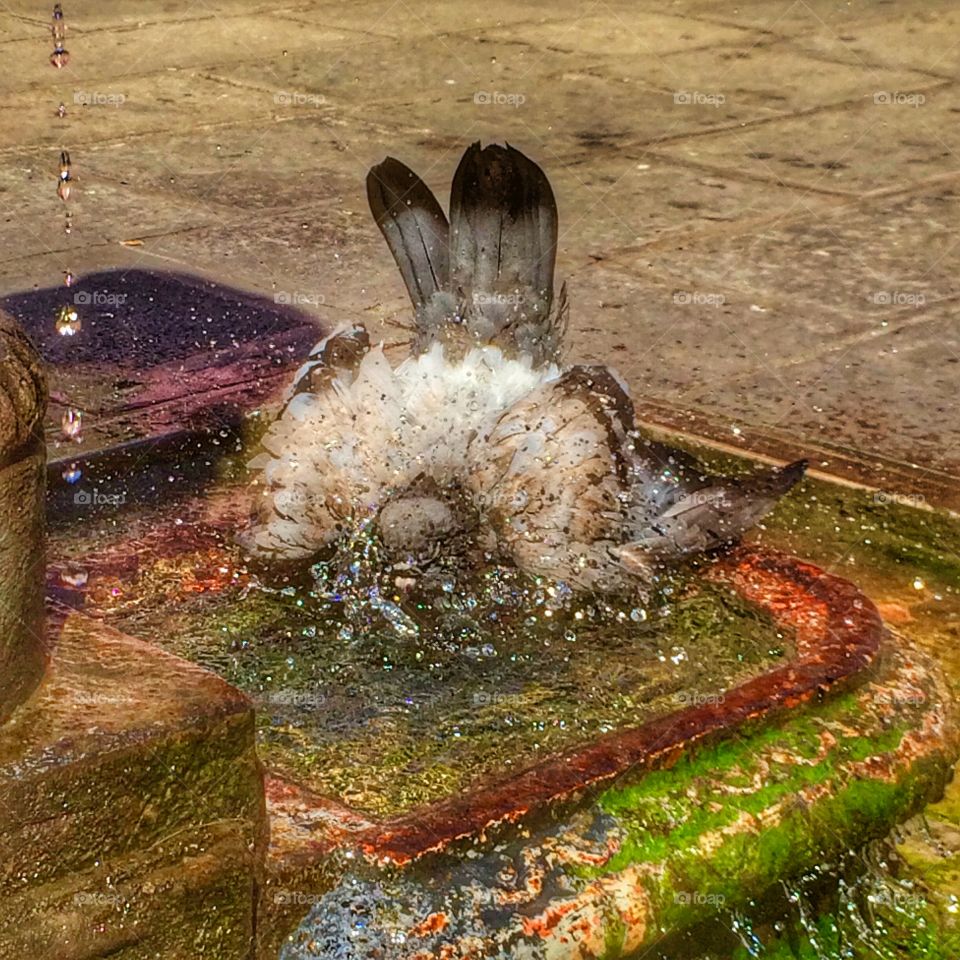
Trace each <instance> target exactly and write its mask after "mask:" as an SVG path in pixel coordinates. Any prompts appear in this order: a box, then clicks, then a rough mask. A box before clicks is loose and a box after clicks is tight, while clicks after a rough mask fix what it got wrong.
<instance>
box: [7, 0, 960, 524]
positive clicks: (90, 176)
mask: <svg viewBox="0 0 960 960" xmlns="http://www.w3.org/2000/svg"><path fill="white" fill-rule="evenodd" d="M64 5H65V16H66V22H67V25H68V35H67V44H66V46H67V48H68V50H69V51H70V62H69V65H68V66H67V67H66V69H64V70H62V71H56V70H54V69H52V68H51V66H50V65H49V64H48V59H47V58H48V55H49V52H50V50H51V49H52V43H51V41H50V38H49V33H48V27H47V24H48V18H49V15H50V9H49V7H50V4H47V3H41V2H39V0H36V2H32V0H31V2H26V0H0V57H2V62H3V65H4V69H3V71H2V74H0V91H2V97H0V192H2V195H3V197H4V212H3V216H2V217H0V296H5V295H9V294H13V293H17V292H22V291H26V290H30V289H34V288H45V287H51V286H55V285H56V284H58V283H60V282H61V279H62V275H63V273H64V271H67V270H72V271H73V272H74V273H78V274H82V273H88V272H90V271H94V270H102V269H108V268H131V267H139V268H143V269H151V270H163V269H170V270H176V271H186V272H190V273H194V274H199V275H202V276H205V277H208V278H211V279H215V280H218V281H221V282H223V283H227V284H230V285H232V286H235V287H240V288H243V289H246V290H249V291H251V292H254V293H259V294H264V295H266V296H267V297H270V298H276V299H277V300H278V301H279V302H287V303H293V304H296V305H298V306H300V307H302V308H303V309H304V310H306V311H307V312H308V313H309V314H311V315H312V316H314V317H315V318H316V320H317V322H318V324H320V325H322V326H324V327H328V326H330V325H333V324H336V323H339V322H342V321H343V320H346V319H357V320H361V321H363V322H365V323H366V324H368V326H370V327H371V329H372V330H373V332H374V334H375V335H379V336H383V337H385V338H386V339H387V341H388V342H390V343H397V344H399V343H400V342H401V341H402V340H403V339H404V337H405V333H404V324H405V323H406V322H407V317H408V307H407V303H406V300H405V294H404V291H403V288H402V284H401V282H400V278H399V275H398V274H397V273H396V272H395V269H394V266H393V263H392V261H391V259H390V256H389V254H388V252H387V250H386V246H385V244H384V243H383V241H382V239H381V237H380V235H379V233H378V231H377V229H376V227H375V225H374V224H373V221H372V219H371V218H370V216H369V214H368V212H367V209H366V198H365V190H364V182H363V181H364V175H365V173H366V170H367V168H368V167H369V166H370V165H371V164H373V163H375V162H377V161H379V160H380V159H382V157H383V156H384V155H385V154H386V153H388V152H389V153H391V154H393V155H395V156H397V157H399V158H400V159H402V160H404V161H405V162H406V163H408V164H409V165H410V166H412V167H414V169H416V170H417V171H418V172H420V173H421V175H423V176H424V178H425V179H426V180H427V181H428V183H429V184H430V185H431V186H432V187H433V188H434V189H435V190H436V191H437V192H438V195H439V196H441V199H442V200H443V201H445V199H446V195H447V193H448V190H449V183H450V178H451V176H452V173H453V169H454V167H455V164H456V162H457V160H458V158H459V155H460V153H461V151H462V150H463V148H464V147H465V146H466V145H467V144H468V143H469V142H471V141H472V140H475V139H483V140H488V139H500V140H503V139H507V140H509V141H510V142H511V143H513V144H514V145H515V146H517V147H519V148H520V149H522V150H523V151H524V152H525V153H527V154H528V155H530V156H531V157H532V158H534V159H536V160H537V161H538V162H539V163H540V164H541V165H542V166H543V167H544V168H545V170H546V171H547V173H548V175H549V176H550V178H551V180H552V182H553V184H554V187H555V190H556V193H557V199H558V202H559V206H560V213H561V239H560V252H559V258H558V276H559V277H566V278H567V280H568V284H569V290H570V299H571V302H572V312H571V330H572V342H571V350H570V358H571V359H572V360H581V361H594V362H595V361H602V362H610V363H612V364H613V365H614V366H616V367H617V368H618V369H619V370H620V372H621V373H622V374H623V375H624V376H625V378H626V379H627V380H628V381H629V382H630V384H631V385H632V388H633V392H634V395H635V398H636V400H637V404H638V407H639V409H640V411H641V413H642V415H643V416H644V417H646V418H647V419H649V420H651V421H654V422H657V423H660V424H664V425H667V426H670V427H672V428H675V429H681V430H684V431H687V432H691V433H696V434H698V435H700V436H704V437H707V438H710V439H712V440H713V441H715V442H718V443H721V444H726V445H729V446H733V447H740V448H743V449H749V450H751V451H753V452H758V453H761V454H767V455H772V456H776V457H781V456H782V457H787V456H793V455H795V454H797V453H800V452H806V453H808V454H810V455H811V458H812V460H813V461H814V464H815V465H816V466H817V467H818V468H819V469H821V470H823V471H824V472H827V473H832V474H834V475H839V476H846V477H849V478H851V479H856V480H860V481H863V482H866V483H869V484H873V485H876V486H879V487H882V488H884V489H895V490H898V491H900V492H913V493H919V494H922V495H923V496H925V497H927V498H928V499H930V500H931V501H936V502H940V503H945V504H950V505H953V506H955V507H957V506H960V492H958V490H960V485H958V484H957V483H956V480H957V478H958V477H960V417H958V415H957V411H956V402H955V397H956V394H957V392H958V386H960V332H958V330H960V321H958V319H957V316H956V314H957V312H960V303H958V297H960V286H958V279H957V277H958V270H957V267H958V251H960V248H958V242H960V237H958V227H960V164H958V159H957V153H958V149H960V92H958V89H960V88H958V85H957V72H958V67H960V8H958V7H957V5H956V3H954V2H952V0H904V2H898V3H896V4H894V3H890V2H882V0H881V2H864V0H856V2H848V3H841V2H837V0H806V2H805V0H795V2H791V0H746V2H743V3H741V4H739V5H737V6H734V5H731V4H720V3H716V2H709V0H675V2H673V3H649V2H637V0H599V2H596V3H592V2H590V0H577V2H573V0H552V2H550V3H541V2H532V3H521V2H516V0H511V2H508V0H487V2H486V3H483V4H475V3H465V2H461V0H453V2H448V3H440V4H425V3H419V2H414V0H352V2H349V3H334V2H331V0H313V2H310V0H300V2H296V0H292V2H284V0H273V2H264V0H196V2H189V0H141V2H137V3H130V2H122V0H98V2H97V3H91V2H86V0H73V2H71V0H65V4H64ZM61 101H62V102H63V103H64V104H65V105H66V107H67V116H66V117H65V118H63V119H59V118H58V117H57V116H56V107H57V104H58V103H59V102H61ZM62 147H67V148H68V149H69V150H70V154H71V159H72V165H73V174H74V177H75V184H74V196H73V197H72V198H71V200H70V205H71V208H72V209H73V212H74V216H73V222H74V228H73V231H72V232H71V234H69V235H67V234H65V233H64V231H63V216H64V211H63V206H62V204H61V203H60V201H59V200H58V199H57V197H56V194H55V190H54V185H55V180H56V176H57V161H58V157H59V151H60V149H61V148H62ZM131 242H132V243H131ZM52 322H53V318H51V323H52ZM106 326H107V325H105V324H103V323H101V324H99V325H98V329H100V330H103V329H105V328H106Z"/></svg>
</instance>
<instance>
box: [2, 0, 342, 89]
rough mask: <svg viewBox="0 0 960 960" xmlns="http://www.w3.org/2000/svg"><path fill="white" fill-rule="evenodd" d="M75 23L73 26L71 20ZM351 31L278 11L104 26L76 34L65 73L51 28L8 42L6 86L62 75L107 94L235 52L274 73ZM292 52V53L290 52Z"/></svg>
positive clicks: (35, 84)
mask: <svg viewBox="0 0 960 960" xmlns="http://www.w3.org/2000/svg"><path fill="white" fill-rule="evenodd" d="M68 29H69V26H68ZM356 39H357V34H356V33H355V32H353V31H349V30H341V29H336V28H327V27H324V26H321V25H318V24H301V25H299V26H294V25H292V22H291V21H288V20H281V19H279V18H276V17H272V16H259V17H258V16H252V15H246V16H239V17H222V18H221V17H209V18H205V19H195V20H172V21H168V22H162V23H151V24H145V25H144V26H143V27H141V28H138V29H136V30H103V31H100V32H98V33H95V34H87V35H85V36H77V37H75V38H73V39H70V35H69V33H68V43H67V49H68V50H69V52H70V61H69V63H68V64H67V66H66V67H65V68H64V69H63V70H60V71H54V69H53V68H52V67H51V66H50V64H49V62H48V56H49V52H50V49H52V47H51V41H50V39H49V34H48V36H47V37H45V38H44V37H42V36H41V37H39V38H38V39H37V40H36V41H34V40H33V39H32V38H31V39H29V40H22V41H17V42H15V43H10V44H7V45H6V46H5V48H4V63H5V65H6V67H7V69H6V70H5V71H4V73H3V75H2V76H0V91H2V92H4V93H10V92H15V91H18V90H30V89H36V88H44V89H45V88H46V86H47V85H48V84H50V83H52V82H53V81H54V80H56V81H57V82H58V83H72V84H74V85H75V86H76V88H77V89H83V90H87V89H90V85H91V84H92V85H94V86H95V88H96V89H105V90H107V91H108V92H109V91H111V90H113V89H114V88H117V90H116V92H122V89H121V88H122V86H123V83H124V82H125V81H126V80H127V79H128V78H130V77H135V76H139V75H141V74H144V73H153V72H156V71H157V69H158V67H159V68H160V69H163V70H167V71H174V70H182V69H193V70H196V69H203V68H210V67H213V66H216V65H217V64H218V63H220V62H222V59H223V57H224V52H225V51H229V59H230V61H231V62H232V63H256V64H258V66H259V67H260V70H261V71H262V73H263V75H265V76H270V74H271V71H272V65H273V64H274V63H277V62H279V61H281V60H282V59H284V57H297V56H299V57H311V56H317V55H318V54H319V51H321V50H323V49H325V48H332V47H333V46H336V45H342V44H345V43H350V42H353V41H356ZM284 51H286V52H284Z"/></svg>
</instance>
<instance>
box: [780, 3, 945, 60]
mask: <svg viewBox="0 0 960 960" xmlns="http://www.w3.org/2000/svg"><path fill="white" fill-rule="evenodd" d="M958 29H960V11H958V10H957V8H956V5H953V4H936V3H934V4H930V5H923V6H919V5H915V4H912V5H910V7H908V10H907V11H905V12H901V7H900V5H899V4H898V5H897V16H896V17H895V18H891V19H883V20H879V21H877V20H872V19H871V18H870V17H864V18H863V19H862V20H860V19H859V18H858V21H857V22H854V23H851V24H850V25H849V26H848V28H847V29H845V30H844V31H842V32H840V33H833V32H832V31H830V30H825V29H824V30H816V31H814V32H812V33H805V34H803V35H802V36H801V37H799V38H798V39H797V41H796V42H797V44H798V45H799V46H800V47H801V48H803V49H805V50H809V51H811V52H812V53H814V54H815V55H816V56H818V57H821V58H823V59H829V60H835V61H843V62H846V63H856V64H872V65H883V66H888V67H897V68H903V67H908V66H909V67H912V68H914V69H916V70H921V71H924V72H925V73H928V74H934V75H937V76H941V77H946V78H952V77H955V76H956V72H957V66H958V65H960V49H958V47H957V43H956V37H957V31H958Z"/></svg>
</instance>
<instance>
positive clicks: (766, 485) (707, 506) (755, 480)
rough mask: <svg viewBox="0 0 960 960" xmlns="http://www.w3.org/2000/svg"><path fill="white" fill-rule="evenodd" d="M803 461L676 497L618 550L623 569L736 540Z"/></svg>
mask: <svg viewBox="0 0 960 960" xmlns="http://www.w3.org/2000/svg"><path fill="white" fill-rule="evenodd" d="M806 467H807V461H806V460H797V461H796V462H795V463H791V464H789V465H788V466H786V467H783V468H781V469H778V470H773V471H771V472H769V473H765V474H760V475H755V476H750V477H746V478H742V479H731V478H727V477H713V478H711V479H710V480H709V481H708V482H706V483H705V484H704V486H702V487H700V488H699V489H697V490H692V491H688V492H687V493H685V494H684V495H683V496H681V497H679V498H678V499H677V500H676V501H675V502H674V503H673V504H672V505H671V506H669V507H667V508H666V509H665V510H664V511H663V513H662V514H661V515H660V516H659V517H656V518H655V519H654V520H653V521H651V523H650V524H649V527H648V528H647V529H646V530H644V531H641V533H640V536H639V537H637V538H636V539H635V540H634V541H633V542H632V543H630V544H627V545H626V546H625V547H624V548H623V549H622V554H623V559H624V562H625V563H626V564H627V566H629V565H630V561H631V559H632V560H633V561H634V562H635V563H636V565H638V566H639V565H640V563H641V560H642V561H643V562H646V563H649V559H650V558H651V557H663V558H670V557H678V556H682V555H683V554H687V553H695V552H702V551H705V550H710V549H712V548H713V547H718V546H720V545H722V544H724V543H728V542H730V541H732V540H735V539H737V538H738V537H739V536H741V535H742V534H743V533H745V532H746V531H747V530H749V529H750V527H752V526H753V525H754V524H755V523H757V522H758V521H759V520H761V519H762V518H763V517H764V516H765V515H766V514H767V513H769V512H770V510H772V509H773V507H774V506H775V504H776V502H777V501H778V500H779V499H780V497H782V496H783V495H784V494H785V493H786V492H787V491H788V490H789V489H790V488H791V487H792V486H794V484H796V483H797V482H798V481H799V480H800V478H801V477H802V476H803V473H804V471H805V470H806Z"/></svg>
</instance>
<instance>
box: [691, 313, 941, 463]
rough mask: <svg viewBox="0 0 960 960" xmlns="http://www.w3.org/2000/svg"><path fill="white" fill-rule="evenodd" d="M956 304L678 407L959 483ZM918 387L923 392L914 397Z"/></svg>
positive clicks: (706, 389) (704, 389)
mask: <svg viewBox="0 0 960 960" xmlns="http://www.w3.org/2000/svg"><path fill="white" fill-rule="evenodd" d="M958 311H960V302H958V301H951V302H948V303H944V304H942V305H938V307H936V308H933V309H932V310H931V311H930V312H929V314H930V315H931V316H930V319H928V320H927V321H926V322H923V323H911V322H910V321H909V319H904V318H902V317H901V323H899V324H898V323H896V322H895V321H892V322H891V324H890V327H889V329H888V332H887V333H886V334H885V335H884V336H882V337H876V338H873V339H869V340H865V341H862V342H859V343H853V344H850V345H849V346H845V347H841V348H838V349H836V350H832V351H830V352H828V353H826V354H824V355H822V356H820V357H817V358H814V359H811V360H807V361H803V362H800V363H795V364H784V365H782V366H780V367H778V368H776V369H767V370H760V371H756V372H755V373H753V374H751V375H746V376H739V377H737V378H736V380H735V381H731V382H721V383H720V384H718V385H709V384H708V385H703V386H701V387H700V388H699V389H695V390H690V391H689V392H688V393H687V394H686V395H685V396H684V402H690V403H692V404H695V405H698V406H701V407H705V406H710V407H713V408H715V409H716V408H718V407H720V408H722V409H724V410H725V411H726V412H727V413H728V414H729V415H730V416H731V418H742V419H743V420H744V421H746V422H749V423H753V424H758V425H761V426H766V427H771V426H785V427H789V429H790V430H792V431H793V432H794V433H795V434H799V435H808V436H811V437H812V438H814V439H817V438H820V439H829V441H831V442H832V443H834V444H837V445H842V446H847V447H857V448H859V449H861V450H864V451H867V452H871V453H876V454H880V455H883V456H885V457H890V458H898V459H900V460H901V461H902V462H904V463H907V464H916V465H918V466H919V467H920V468H929V469H931V470H934V471H941V472H945V473H948V474H950V475H952V476H953V477H954V478H956V477H957V476H960V442H958V439H957V437H956V434H955V431H954V428H953V423H954V422H955V411H956V395H957V385H958V383H960V331H958V326H957V322H956V315H957V312H958ZM920 385H922V389H919V387H920Z"/></svg>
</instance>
